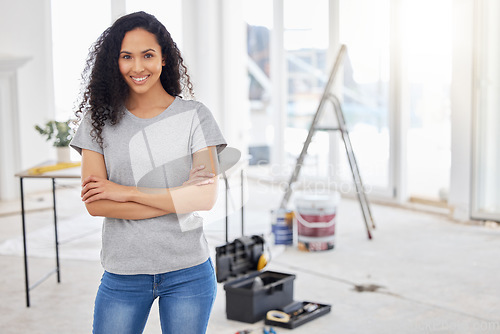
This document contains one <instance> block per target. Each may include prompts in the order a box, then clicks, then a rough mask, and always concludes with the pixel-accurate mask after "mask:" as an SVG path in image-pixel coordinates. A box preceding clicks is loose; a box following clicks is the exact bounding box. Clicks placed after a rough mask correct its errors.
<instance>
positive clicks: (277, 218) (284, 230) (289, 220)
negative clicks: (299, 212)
mask: <svg viewBox="0 0 500 334" xmlns="http://www.w3.org/2000/svg"><path fill="white" fill-rule="evenodd" d="M271 217H272V218H271V220H272V224H271V228H272V233H273V235H274V244H275V245H292V244H293V211H292V210H285V209H278V210H276V211H271Z"/></svg>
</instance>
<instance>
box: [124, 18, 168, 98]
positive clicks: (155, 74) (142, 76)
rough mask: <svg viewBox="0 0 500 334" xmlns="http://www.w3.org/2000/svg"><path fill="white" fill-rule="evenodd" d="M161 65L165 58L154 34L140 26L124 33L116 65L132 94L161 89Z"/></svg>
mask: <svg viewBox="0 0 500 334" xmlns="http://www.w3.org/2000/svg"><path fill="white" fill-rule="evenodd" d="M163 65H165V60H164V59H163V57H162V53H161V46H160V45H159V44H158V41H157V40H156V36H155V35H153V34H152V33H150V32H148V31H146V30H144V29H142V28H137V29H134V30H131V31H129V32H127V33H126V34H125V36H124V37H123V41H122V46H121V50H120V58H119V59H118V66H119V68H120V73H121V74H122V76H123V78H124V79H125V82H126V83H127V85H128V86H129V87H130V90H131V93H132V94H133V93H136V94H145V93H148V92H154V91H156V90H157V89H163V87H162V85H161V82H160V75H161V71H162V66H163Z"/></svg>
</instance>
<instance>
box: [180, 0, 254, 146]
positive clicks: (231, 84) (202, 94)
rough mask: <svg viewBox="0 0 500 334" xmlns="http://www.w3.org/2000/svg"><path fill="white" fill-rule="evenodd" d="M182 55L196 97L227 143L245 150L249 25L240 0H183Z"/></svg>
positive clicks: (247, 118) (247, 115)
mask: <svg viewBox="0 0 500 334" xmlns="http://www.w3.org/2000/svg"><path fill="white" fill-rule="evenodd" d="M182 13H183V23H182V34H183V35H182V45H183V46H182V50H181V51H182V55H183V57H184V60H185V61H186V65H187V66H188V71H189V73H190V75H191V79H192V81H193V84H194V86H195V94H196V99H197V100H198V101H200V102H203V103H204V104H205V105H206V106H207V107H208V108H209V109H210V110H211V111H212V113H213V114H214V117H215V118H216V120H217V122H218V124H219V126H220V127H221V130H222V132H223V134H224V136H225V138H226V140H227V142H228V144H229V146H232V147H236V148H238V149H239V150H241V151H242V153H243V154H246V152H247V150H248V148H247V147H248V139H247V130H248V126H249V106H248V87H247V72H246V66H247V65H246V59H247V53H246V28H245V24H244V21H243V13H242V6H241V2H240V1H239V0H184V1H183V2H182Z"/></svg>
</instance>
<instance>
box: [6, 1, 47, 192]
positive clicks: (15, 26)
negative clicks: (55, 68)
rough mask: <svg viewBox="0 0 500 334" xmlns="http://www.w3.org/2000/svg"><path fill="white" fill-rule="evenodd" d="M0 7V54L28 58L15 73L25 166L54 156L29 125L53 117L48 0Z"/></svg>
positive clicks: (23, 162)
mask: <svg viewBox="0 0 500 334" xmlns="http://www.w3.org/2000/svg"><path fill="white" fill-rule="evenodd" d="M0 6H1V7H0V31H2V33H1V34H0V54H2V55H7V56H14V57H30V58H31V60H30V61H29V62H28V63H26V64H25V65H24V66H22V67H21V68H20V70H19V72H18V94H19V105H18V109H19V122H20V131H19V133H20V135H21V142H20V144H21V145H20V147H21V168H22V169H25V168H28V167H30V166H32V165H34V164H37V163H40V162H42V161H45V160H47V159H48V158H49V157H55V150H53V149H52V148H51V146H50V144H48V143H46V142H45V140H44V139H43V138H42V137H41V136H40V135H39V134H38V133H37V132H35V130H34V128H33V127H34V125H35V124H41V123H44V122H45V121H46V120H48V119H50V118H53V116H54V91H53V76H52V54H51V52H52V39H51V27H50V0H16V1H8V2H7V1H3V2H2V4H1V5H0ZM2 140H5V138H2ZM1 163H2V164H9V163H11V162H10V161H8V160H6V161H2V162H1ZM0 186H1V185H0Z"/></svg>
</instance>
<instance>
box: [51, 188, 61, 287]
mask: <svg viewBox="0 0 500 334" xmlns="http://www.w3.org/2000/svg"><path fill="white" fill-rule="evenodd" d="M52 202H53V204H54V233H55V238H56V272H57V283H61V273H60V270H59V240H58V238H57V209H56V179H55V178H52Z"/></svg>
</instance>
